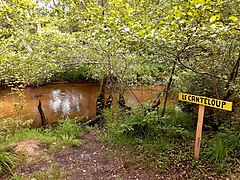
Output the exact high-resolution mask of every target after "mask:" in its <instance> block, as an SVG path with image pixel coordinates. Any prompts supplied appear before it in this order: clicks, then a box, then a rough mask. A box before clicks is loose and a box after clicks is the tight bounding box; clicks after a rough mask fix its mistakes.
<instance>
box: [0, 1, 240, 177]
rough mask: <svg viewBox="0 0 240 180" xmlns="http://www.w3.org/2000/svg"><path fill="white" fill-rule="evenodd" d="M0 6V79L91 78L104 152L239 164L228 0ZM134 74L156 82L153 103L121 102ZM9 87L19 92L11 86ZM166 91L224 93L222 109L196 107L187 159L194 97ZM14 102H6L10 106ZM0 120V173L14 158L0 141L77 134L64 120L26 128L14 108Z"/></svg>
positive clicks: (179, 162) (235, 56)
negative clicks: (199, 134)
mask: <svg viewBox="0 0 240 180" xmlns="http://www.w3.org/2000/svg"><path fill="white" fill-rule="evenodd" d="M0 8H1V11H0V85H1V86H2V85H8V86H11V87H15V88H16V87H19V88H20V89H24V87H25V86H36V87H37V86H39V85H43V84H46V83H48V82H52V81H82V80H91V81H99V82H101V88H100V91H99V96H98V98H97V99H96V106H97V107H96V109H97V112H96V116H97V118H96V119H97V120H100V121H101V122H100V123H99V122H98V121H96V122H97V123H98V124H101V126H103V127H102V128H103V129H104V131H103V132H102V134H101V137H102V138H103V139H104V141H106V142H107V143H110V144H111V145H112V148H113V149H114V153H115V152H116V153H117V154H120V156H121V157H122V158H124V157H128V158H129V160H127V159H126V161H125V163H126V164H125V165H126V166H127V167H129V166H132V165H133V166H134V165H136V164H139V165H143V166H145V165H146V166H150V167H152V166H154V167H168V166H171V165H172V167H175V168H176V169H178V168H180V169H181V168H183V167H184V168H186V167H190V168H189V169H188V170H189V171H190V169H194V168H195V167H196V168H197V169H199V171H201V170H203V169H205V170H206V171H207V170H210V171H212V172H213V173H218V172H223V171H225V172H226V173H227V174H228V173H239V171H240V170H239V168H238V167H239V153H240V143H239V142H240V134H239V126H240V113H239V109H240V104H239V102H240V91H239V90H240V78H239V77H240V76H239V66H240V41H239V36H240V19H239V14H240V12H239V10H240V4H239V2H238V1H237V0H233V1H230V0H218V1H212V0H207V1H203V0H185V1H180V0H175V1H169V0H163V1H151V2H150V1H146V0H139V1H138V0H136V1H129V0H101V1H87V0H83V1H78V0H68V1H63V0H58V1H52V0H44V1H33V0H18V1H13V0H12V1H5V0H2V1H0ZM136 84H141V85H144V84H145V85H146V84H148V85H159V84H161V85H163V86H164V87H165V89H164V91H163V92H159V94H158V96H156V99H157V100H156V101H154V102H159V103H158V104H157V106H154V103H150V104H149V105H141V106H140V105H139V106H140V107H134V106H133V107H128V105H126V104H125V99H124V91H125V89H130V88H131V87H133V86H134V85H136ZM15 91H19V94H20V97H21V98H22V99H20V101H21V102H23V101H24V100H23V99H24V98H23V96H21V90H17V89H15ZM106 91H109V92H110V93H109V94H110V95H109V97H105V94H106ZM169 91H173V92H176V94H177V93H178V92H184V93H189V94H195V95H199V96H206V97H211V98H216V99H221V100H225V101H231V102H233V111H231V112H227V111H222V110H218V109H214V108H206V111H205V117H204V134H203V143H202V146H203V147H202V150H201V160H200V161H198V162H194V161H192V160H191V154H192V152H191V151H192V146H193V145H192V144H193V140H194V134H195V126H196V119H197V106H195V105H192V104H188V103H176V104H174V105H172V106H173V107H168V106H167V102H168V99H169ZM114 93H118V94H119V96H118V97H117V98H116V97H115V98H116V99H117V101H118V105H119V109H118V108H116V107H115V108H112V102H113V94H114ZM160 97H161V100H162V101H161V103H160ZM106 99H108V100H106ZM23 105H24V102H23V103H22V104H21V103H20V104H19V105H16V109H15V111H16V113H15V114H19V113H18V112H19V111H21V109H22V107H23ZM1 123H2V126H0V128H2V129H1V132H0V136H1V139H0V142H1V144H2V145H1V147H2V148H1V153H0V158H1V159H0V165H1V167H0V173H3V172H6V171H9V170H10V167H11V166H13V165H15V162H16V161H17V159H18V158H17V157H15V156H14V155H11V154H9V153H8V152H7V150H6V148H7V147H8V146H9V145H10V144H11V143H13V142H18V141H20V140H23V139H24V138H28V137H31V138H32V137H36V139H38V140H44V141H46V142H47V143H50V144H52V143H54V144H61V143H66V144H69V145H71V146H77V145H79V144H80V142H79V141H78V139H77V137H78V134H79V127H80V125H79V126H76V124H72V121H71V120H65V121H63V122H61V123H60V124H59V126H57V127H55V128H51V125H49V128H47V129H31V127H30V126H29V123H28V121H26V122H25V123H22V118H21V117H20V116H18V115H17V116H14V117H9V118H8V119H1ZM93 124H96V123H95V121H94V123H93ZM61 145H62V144H61ZM2 149H3V150H2ZM115 150H116V151H115ZM123 150H127V151H126V153H123ZM174 151H176V152H174ZM208 163H209V164H211V165H210V166H207V164H208ZM144 164H145V165H144ZM175 164H176V166H175ZM233 167H236V168H235V169H233ZM176 169H175V170H176ZM188 170H187V171H188ZM185 171H186V170H185ZM206 171H204V173H207V172H206ZM10 172H11V171H10ZM193 176H194V175H193Z"/></svg>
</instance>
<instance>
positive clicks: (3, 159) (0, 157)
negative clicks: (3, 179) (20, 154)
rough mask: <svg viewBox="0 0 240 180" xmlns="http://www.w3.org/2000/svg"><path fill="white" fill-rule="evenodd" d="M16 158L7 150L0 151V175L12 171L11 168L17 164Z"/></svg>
mask: <svg viewBox="0 0 240 180" xmlns="http://www.w3.org/2000/svg"><path fill="white" fill-rule="evenodd" d="M17 160H18V159H17V158H16V157H15V156H14V155H12V154H10V153H7V152H0V176H2V175H4V174H5V173H8V172H10V173H12V168H13V167H14V166H15V165H16V164H17Z"/></svg>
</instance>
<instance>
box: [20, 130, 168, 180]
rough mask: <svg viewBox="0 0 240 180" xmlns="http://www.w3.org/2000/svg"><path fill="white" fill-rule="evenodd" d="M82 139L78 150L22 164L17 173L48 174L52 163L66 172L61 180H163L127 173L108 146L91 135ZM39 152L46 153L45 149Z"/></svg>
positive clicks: (138, 171)
mask: <svg viewBox="0 0 240 180" xmlns="http://www.w3.org/2000/svg"><path fill="white" fill-rule="evenodd" d="M81 140H82V141H83V144H82V145H81V146H80V147H77V148H69V147H66V148H64V149H63V150H61V151H60V152H58V153H55V154H48V155H46V153H44V154H42V155H41V157H40V160H39V159H38V161H36V162H34V161H33V162H31V163H27V164H25V165H24V166H23V167H22V169H21V170H20V174H22V175H31V174H33V173H36V172H39V171H47V170H48V169H49V168H50V166H51V165H53V164H54V165H57V166H58V167H59V168H60V169H61V171H63V172H66V173H67V175H66V178H64V179H70V180H100V179H104V180H110V179H112V180H116V179H146V180H148V179H165V178H164V177H159V176H158V175H157V174H156V173H153V172H151V173H149V172H147V171H146V170H144V169H141V168H138V169H134V170H131V171H129V170H128V169H126V168H125V167H124V166H123V162H122V161H121V159H118V158H113V157H112V156H110V155H109V151H108V149H107V147H106V146H105V145H104V143H102V142H100V141H99V140H97V137H96V135H95V134H94V132H91V133H85V134H83V135H82V136H81ZM38 150H42V151H43V152H47V149H44V147H40V148H38ZM59 179H62V178H59Z"/></svg>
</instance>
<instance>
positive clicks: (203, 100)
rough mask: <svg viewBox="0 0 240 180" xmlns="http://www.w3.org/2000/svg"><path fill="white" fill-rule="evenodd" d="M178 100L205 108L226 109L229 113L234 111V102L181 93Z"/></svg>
mask: <svg viewBox="0 0 240 180" xmlns="http://www.w3.org/2000/svg"><path fill="white" fill-rule="evenodd" d="M178 99H179V100H181V101H186V102H191V103H195V104H201V105H204V106H210V107H214V108H219V109H224V110H227V111H232V102H228V101H223V100H218V99H212V98H208V97H204V96H196V95H191V94H184V93H179V94H178Z"/></svg>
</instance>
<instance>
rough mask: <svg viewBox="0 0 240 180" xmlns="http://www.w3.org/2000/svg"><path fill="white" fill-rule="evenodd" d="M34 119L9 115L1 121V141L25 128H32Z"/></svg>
mask: <svg viewBox="0 0 240 180" xmlns="http://www.w3.org/2000/svg"><path fill="white" fill-rule="evenodd" d="M31 124H32V120H27V121H23V120H22V119H19V118H18V117H8V118H4V119H2V120H1V121H0V142H1V140H3V141H4V140H5V139H6V138H7V137H8V136H10V135H13V134H15V133H18V132H21V131H22V130H23V129H25V128H30V126H31Z"/></svg>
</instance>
